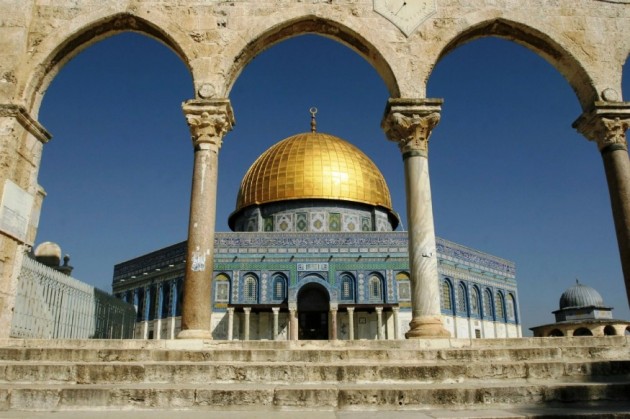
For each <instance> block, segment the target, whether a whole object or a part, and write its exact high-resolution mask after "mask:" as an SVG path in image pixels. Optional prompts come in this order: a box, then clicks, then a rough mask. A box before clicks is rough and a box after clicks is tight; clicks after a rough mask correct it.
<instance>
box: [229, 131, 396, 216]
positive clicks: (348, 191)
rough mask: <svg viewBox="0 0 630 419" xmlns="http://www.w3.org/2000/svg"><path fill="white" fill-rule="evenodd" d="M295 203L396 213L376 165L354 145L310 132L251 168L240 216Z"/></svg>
mask: <svg viewBox="0 0 630 419" xmlns="http://www.w3.org/2000/svg"><path fill="white" fill-rule="evenodd" d="M296 199H333V200H342V201H351V202H358V203H362V204H368V205H373V206H379V207H384V208H386V209H387V210H388V212H389V213H393V211H392V203H391V197H390V194H389V189H388V188H387V184H386V183H385V179H384V178H383V175H382V174H381V172H380V171H379V170H378V168H377V167H376V165H375V164H374V163H373V162H372V160H370V159H369V158H368V157H367V156H366V155H365V154H363V152H362V151H361V150H359V149H358V148H357V147H355V146H354V145H352V144H350V143H348V142H347V141H344V140H342V139H341V138H339V137H335V136H333V135H328V134H323V133H318V132H307V133H302V134H297V135H294V136H292V137H289V138H286V139H284V140H282V141H280V142H279V143H277V144H275V145H273V146H272V147H271V148H269V149H268V150H267V151H265V152H264V153H263V154H262V155H261V156H260V157H258V159H257V160H256V161H255V162H254V164H252V166H251V167H250V168H249V170H248V171H247V173H246V174H245V177H244V178H243V181H242V182H241V188H240V190H239V192H238V198H237V202H236V211H235V212H234V213H236V212H238V211H239V210H241V209H243V208H246V207H248V206H250V205H260V204H266V203H270V202H278V201H286V200H296Z"/></svg>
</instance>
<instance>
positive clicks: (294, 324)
mask: <svg viewBox="0 0 630 419" xmlns="http://www.w3.org/2000/svg"><path fill="white" fill-rule="evenodd" d="M298 329H299V325H298V318H297V304H292V303H289V337H290V339H291V340H298Z"/></svg>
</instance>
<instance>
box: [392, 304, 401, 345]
mask: <svg viewBox="0 0 630 419" xmlns="http://www.w3.org/2000/svg"><path fill="white" fill-rule="evenodd" d="M392 311H393V312H394V339H396V340H398V339H400V319H399V318H398V315H399V314H400V307H392Z"/></svg>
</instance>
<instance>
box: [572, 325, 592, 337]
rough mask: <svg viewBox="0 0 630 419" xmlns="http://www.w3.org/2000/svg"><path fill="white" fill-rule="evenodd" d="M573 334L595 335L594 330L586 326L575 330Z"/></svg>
mask: <svg viewBox="0 0 630 419" xmlns="http://www.w3.org/2000/svg"><path fill="white" fill-rule="evenodd" d="M573 336H593V332H591V331H590V330H589V329H587V328H586V327H580V328H579V329H577V330H576V331H575V332H573Z"/></svg>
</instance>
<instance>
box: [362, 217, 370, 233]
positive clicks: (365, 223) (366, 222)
mask: <svg viewBox="0 0 630 419" xmlns="http://www.w3.org/2000/svg"><path fill="white" fill-rule="evenodd" d="M361 231H372V220H370V219H369V218H368V217H361Z"/></svg>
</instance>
